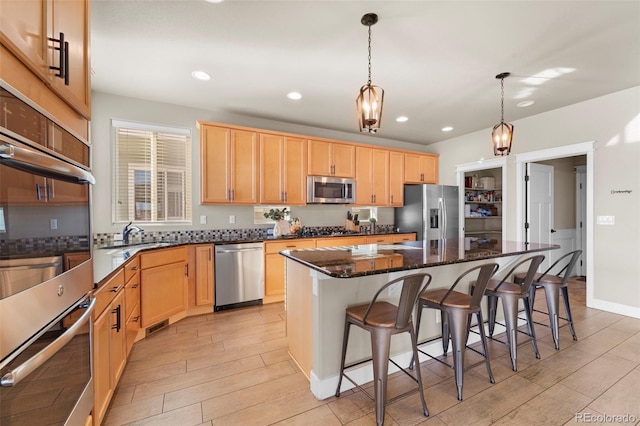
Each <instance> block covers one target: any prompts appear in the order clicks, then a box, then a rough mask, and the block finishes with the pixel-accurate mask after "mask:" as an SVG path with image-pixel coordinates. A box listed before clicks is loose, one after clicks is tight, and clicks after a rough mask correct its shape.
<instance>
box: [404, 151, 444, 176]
mask: <svg viewBox="0 0 640 426" xmlns="http://www.w3.org/2000/svg"><path fill="white" fill-rule="evenodd" d="M404 182H405V183H438V157H437V156H434V155H425V154H417V153H405V155H404Z"/></svg>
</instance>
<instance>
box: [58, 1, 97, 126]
mask: <svg viewBox="0 0 640 426" xmlns="http://www.w3.org/2000/svg"><path fill="white" fill-rule="evenodd" d="M51 7H52V13H51V21H52V25H50V26H49V32H48V36H49V37H51V38H54V39H59V38H60V33H62V34H64V40H65V42H68V43H69V44H68V52H67V54H68V58H67V61H65V62H67V64H66V65H68V67H66V65H65V70H64V73H65V74H66V77H62V78H59V77H55V76H54V77H53V78H52V85H53V89H54V90H55V91H56V92H58V94H60V96H62V97H63V98H64V99H65V100H66V101H67V102H68V103H69V104H70V105H71V106H72V107H73V108H74V109H76V110H77V111H78V112H79V113H80V114H82V115H83V116H85V117H87V118H91V80H90V76H91V73H90V72H89V70H90V64H89V20H90V14H89V1H88V0H54V1H52V2H51ZM50 43H51V42H50ZM50 46H51V47H58V43H54V44H50ZM63 47H64V46H63ZM49 55H50V56H49V58H50V59H49V63H50V64H52V65H54V66H59V65H60V55H59V51H58V50H55V49H53V48H49ZM67 83H68V84H67Z"/></svg>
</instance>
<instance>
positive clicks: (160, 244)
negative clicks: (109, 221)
mask: <svg viewBox="0 0 640 426" xmlns="http://www.w3.org/2000/svg"><path fill="white" fill-rule="evenodd" d="M171 244H172V243H169V242H154V243H129V244H114V245H110V246H102V247H100V249H99V250H125V249H136V250H142V249H148V248H156V247H166V246H169V245H171Z"/></svg>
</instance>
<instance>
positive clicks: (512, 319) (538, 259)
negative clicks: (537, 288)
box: [485, 255, 544, 371]
mask: <svg viewBox="0 0 640 426" xmlns="http://www.w3.org/2000/svg"><path fill="white" fill-rule="evenodd" d="M543 260H544V256H543V255H539V256H533V257H531V258H528V259H524V260H521V261H519V262H518V263H516V264H515V265H514V266H513V267H512V268H511V270H510V271H509V272H508V273H507V274H506V275H505V277H504V278H503V279H502V280H497V279H491V280H489V283H488V284H487V288H486V290H485V294H486V295H487V302H488V306H489V337H491V338H493V332H494V329H495V324H496V310H497V307H498V299H500V300H502V309H503V311H504V320H505V328H506V335H507V345H508V346H509V355H510V356H511V368H512V369H513V371H517V361H516V359H517V347H518V332H519V330H518V301H519V300H522V302H523V304H524V311H525V315H526V319H527V328H528V333H525V334H527V335H528V336H529V337H531V344H532V345H533V352H534V353H535V355H536V358H538V359H539V358H540V353H539V352H538V344H537V342H536V334H535V330H534V328H533V320H532V317H531V310H530V306H529V299H530V297H531V296H530V289H531V288H532V286H531V283H532V281H533V277H534V275H535V274H536V271H537V270H538V267H539V266H540V263H542V261H543ZM527 262H528V263H529V267H528V270H527V272H526V274H525V275H524V278H523V282H522V283H521V284H516V283H512V282H509V281H507V280H508V278H509V277H510V276H511V274H513V272H514V271H515V270H516V269H518V267H520V266H521V265H523V264H525V263H527Z"/></svg>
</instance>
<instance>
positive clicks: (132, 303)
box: [124, 279, 140, 321]
mask: <svg viewBox="0 0 640 426" xmlns="http://www.w3.org/2000/svg"><path fill="white" fill-rule="evenodd" d="M138 305H140V280H139V279H133V280H132V281H131V282H130V283H127V285H126V287H125V288H124V306H125V307H124V318H125V319H126V320H127V321H129V317H130V316H131V314H132V312H133V311H134V309H135V308H136V307H137V306H138Z"/></svg>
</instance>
